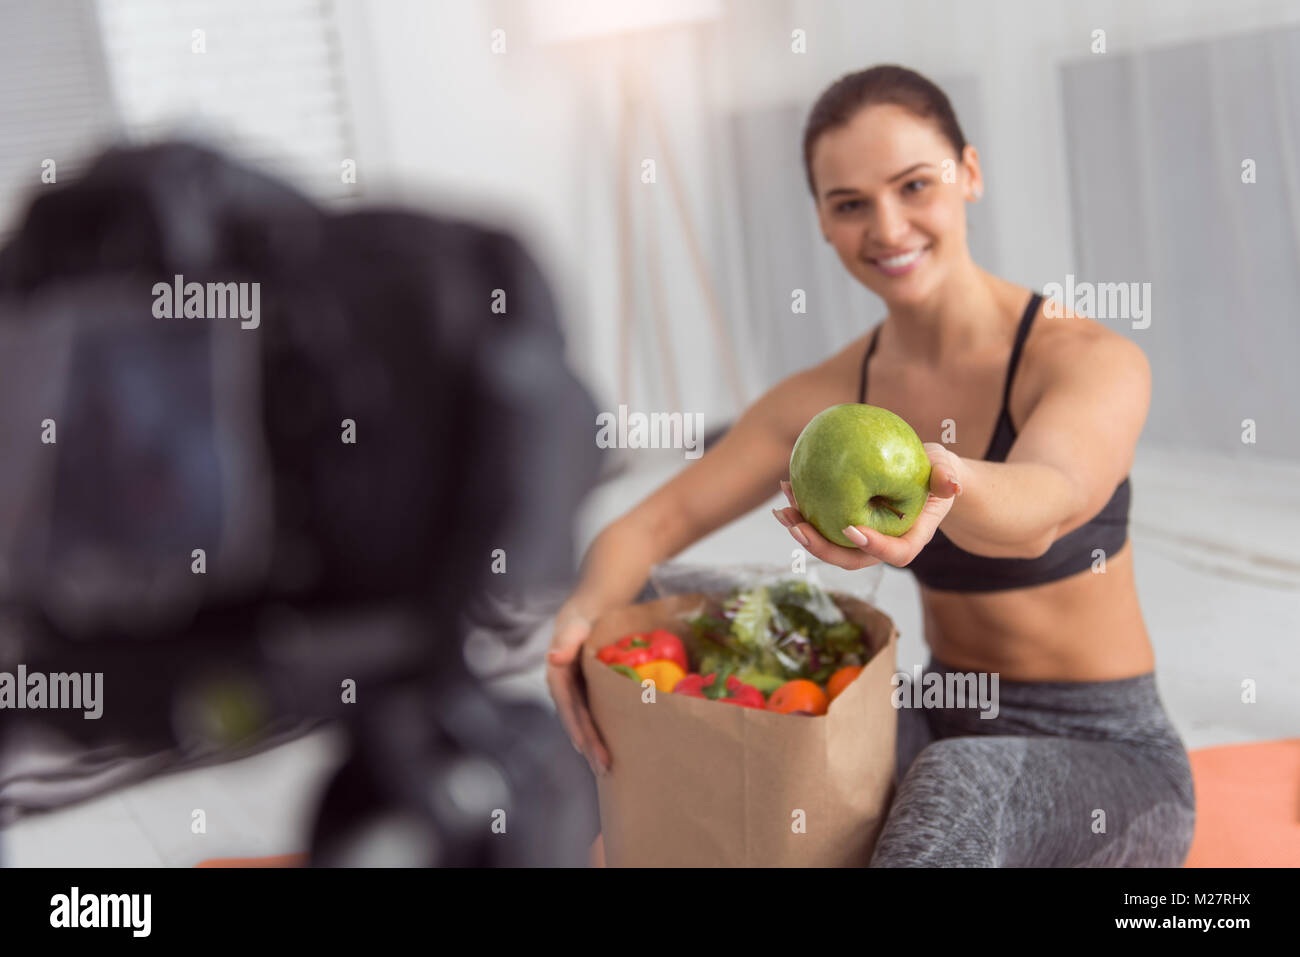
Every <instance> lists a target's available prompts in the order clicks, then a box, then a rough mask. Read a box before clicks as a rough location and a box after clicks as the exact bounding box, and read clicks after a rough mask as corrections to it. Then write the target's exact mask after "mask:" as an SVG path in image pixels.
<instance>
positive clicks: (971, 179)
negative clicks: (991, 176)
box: [962, 143, 984, 202]
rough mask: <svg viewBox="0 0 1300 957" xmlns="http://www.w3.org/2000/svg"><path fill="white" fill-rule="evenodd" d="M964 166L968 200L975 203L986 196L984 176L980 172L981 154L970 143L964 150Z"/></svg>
mask: <svg viewBox="0 0 1300 957" xmlns="http://www.w3.org/2000/svg"><path fill="white" fill-rule="evenodd" d="M962 166H963V167H964V168H965V170H966V177H967V178H966V199H968V200H970V201H971V202H975V201H976V200H978V199H979V198H980V197H981V196H983V195H984V175H983V174H982V173H981V172H980V157H979V152H978V151H977V150H976V149H975V147H973V146H971V145H970V144H969V143H967V144H966V148H965V149H964V150H962Z"/></svg>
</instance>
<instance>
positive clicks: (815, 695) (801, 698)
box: [767, 678, 830, 715]
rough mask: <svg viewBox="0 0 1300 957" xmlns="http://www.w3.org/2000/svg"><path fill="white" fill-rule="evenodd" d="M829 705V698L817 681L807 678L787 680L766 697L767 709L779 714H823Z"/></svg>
mask: <svg viewBox="0 0 1300 957" xmlns="http://www.w3.org/2000/svg"><path fill="white" fill-rule="evenodd" d="M829 705H830V699H828V698H827V697H826V692H825V691H823V690H822V689H821V686H820V685H819V684H817V682H815V681H809V680H808V679H807V678H796V679H795V680H794V681H787V682H786V683H785V684H783V685H781V687H779V688H777V689H776V690H775V691H773V692H772V697H770V698H768V699H767V710H768V711H778V712H780V713H781V714H794V713H795V712H800V713H803V714H813V715H817V714H825V713H826V709H827V707H828V706H829Z"/></svg>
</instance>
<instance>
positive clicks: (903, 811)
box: [870, 656, 1196, 867]
mask: <svg viewBox="0 0 1300 957" xmlns="http://www.w3.org/2000/svg"><path fill="white" fill-rule="evenodd" d="M962 670H963V669H959V668H953V667H950V666H948V665H945V664H943V663H942V662H940V661H938V660H936V659H935V658H934V657H933V656H931V658H930V662H929V664H928V665H927V667H926V671H927V672H928V671H937V672H940V673H943V672H947V671H962ZM909 700H910V699H909ZM898 718H899V722H898V766H897V775H898V776H897V779H896V780H897V781H898V782H899V783H898V789H897V792H896V794H895V796H894V801H893V804H892V806H891V807H890V811H889V814H888V817H887V818H886V820H885V825H884V828H883V830H882V831H881V834H880V838H879V840H878V841H877V843H876V849H875V852H874V854H873V856H872V858H871V865H870V866H872V867H1181V866H1182V864H1183V861H1184V859H1185V858H1186V857H1187V851H1188V848H1189V847H1190V846H1191V842H1192V829H1193V825H1194V823H1195V820H1196V801H1195V796H1194V792H1193V789H1192V772H1191V765H1190V764H1189V762H1188V758H1187V751H1186V748H1185V747H1184V746H1183V742H1182V740H1181V738H1180V737H1179V736H1178V733H1177V731H1175V729H1174V727H1173V725H1172V724H1171V723H1170V721H1169V718H1168V716H1167V715H1166V714H1165V711H1164V706H1163V705H1162V703H1161V701H1160V697H1159V695H1158V694H1157V692H1156V684H1155V674H1154V672H1148V673H1147V674H1144V675H1139V676H1137V677H1134V678H1122V679H1118V680H1115V681H1089V682H1065V681H1062V682H1056V681H1051V682H1041V681H1028V682H1016V681H1002V680H999V686H998V714H997V716H996V717H994V718H991V719H990V718H981V717H980V712H979V710H978V708H977V707H975V706H972V707H966V708H928V709H927V708H901V709H899V712H898Z"/></svg>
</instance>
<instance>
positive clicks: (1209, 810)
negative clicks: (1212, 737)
mask: <svg viewBox="0 0 1300 957" xmlns="http://www.w3.org/2000/svg"><path fill="white" fill-rule="evenodd" d="M1188 756H1189V757H1190V758H1191V761H1192V780H1193V781H1194V783H1195V785H1196V832H1195V834H1194V835H1193V837H1192V849H1191V850H1190V851H1189V852H1188V854H1187V861H1186V863H1185V864H1184V866H1185V867H1300V738H1289V739H1285V740H1281V741H1254V742H1251V743H1249V744H1226V745H1223V746H1221V747H1217V748H1202V749H1200V750H1199V751H1191V752H1189V755H1188Z"/></svg>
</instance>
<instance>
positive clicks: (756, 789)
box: [582, 594, 898, 867]
mask: <svg viewBox="0 0 1300 957" xmlns="http://www.w3.org/2000/svg"><path fill="white" fill-rule="evenodd" d="M724 597H725V596H721V595H713V596H709V595H698V594H696V595H674V596H672V597H669V598H664V599H661V600H659V601H653V602H648V603H645V604H640V605H630V606H628V607H625V608H620V609H618V610H616V611H613V612H611V613H609V614H608V615H606V616H604V617H602V618H601V619H600V620H599V621H597V622H596V623H595V625H594V626H593V627H592V632H591V635H590V636H589V637H588V638H587V641H586V643H585V644H584V647H583V650H582V672H583V675H584V677H585V678H586V681H587V693H588V698H589V702H590V706H591V713H592V718H593V719H594V721H595V723H596V727H597V729H599V731H600V733H601V736H602V738H603V740H604V742H605V744H606V746H607V747H608V748H609V753H610V761H611V768H610V771H609V773H608V774H606V775H603V776H601V777H598V778H597V792H598V796H599V800H600V823H601V831H602V834H603V838H604V851H605V862H606V864H607V865H608V866H610V867H619V866H624V867H628V866H630V867H791V866H794V867H818V866H831V867H843V866H861V867H865V866H866V864H867V862H868V861H869V860H870V858H871V851H872V848H873V847H874V846H875V841H876V838H877V836H878V835H879V833H880V828H881V825H882V824H883V822H884V816H885V814H886V812H887V810H888V807H889V803H890V801H891V800H892V798H893V787H894V782H893V775H894V760H895V756H894V746H895V737H896V735H897V730H898V713H897V712H896V711H895V710H894V707H893V705H892V704H891V702H890V696H891V694H892V693H893V685H892V683H891V680H890V679H891V678H892V676H893V675H894V673H895V669H896V665H895V661H896V658H895V654H896V651H897V645H898V630H897V629H896V628H895V627H894V623H893V622H892V621H891V620H890V619H889V618H888V617H887V616H886V615H885V614H883V613H882V612H880V611H879V610H878V609H876V608H874V607H872V606H871V605H869V604H866V603H865V602H862V601H859V600H857V599H853V598H848V597H846V596H843V595H832V597H833V598H834V600H835V603H836V604H837V605H839V607H840V609H841V610H842V611H843V612H844V614H845V615H846V616H848V617H849V618H850V619H852V620H853V621H855V622H857V623H858V624H860V625H862V626H863V628H864V631H865V633H866V641H867V643H868V645H869V647H870V648H871V650H872V652H873V655H872V657H871V658H870V660H869V661H868V662H867V663H866V665H865V666H864V667H863V670H862V673H861V674H860V675H859V676H858V678H857V680H855V681H854V682H853V683H852V684H851V685H849V687H848V688H846V689H845V690H844V691H843V692H842V693H841V694H840V695H839V696H838V697H837V698H836V699H835V700H834V701H832V702H831V705H830V709H829V710H828V712H827V713H826V714H825V715H819V716H816V717H809V716H804V715H787V714H777V713H775V712H769V711H759V710H757V709H753V708H741V707H737V706H735V705H727V704H720V703H719V702H716V701H709V700H704V699H700V698H690V697H686V696H685V695H675V694H671V693H667V694H666V693H663V692H657V693H656V694H655V696H654V702H653V703H647V702H645V701H644V700H643V690H642V688H641V686H640V685H638V684H637V683H636V682H634V681H631V680H629V679H628V678H626V677H624V676H623V675H621V674H619V673H618V672H616V671H613V670H612V669H610V668H609V667H608V666H607V665H605V664H603V663H601V662H600V661H598V660H597V659H596V652H597V651H599V650H600V649H601V648H603V647H604V646H605V645H607V644H610V643H612V642H615V641H617V640H618V639H619V638H622V637H623V636H624V635H628V634H632V633H634V632H641V631H648V630H650V629H653V628H666V629H667V630H669V631H672V632H674V633H675V634H677V635H680V636H682V637H683V638H685V637H687V636H689V635H690V633H691V632H690V626H689V625H688V624H687V623H686V618H688V617H690V616H691V615H693V614H696V613H698V612H700V611H703V610H706V609H708V610H710V611H711V613H714V614H716V613H717V612H718V610H719V609H720V607H721V600H722V599H723V598H724Z"/></svg>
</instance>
